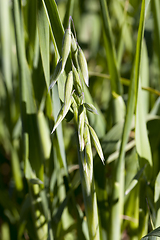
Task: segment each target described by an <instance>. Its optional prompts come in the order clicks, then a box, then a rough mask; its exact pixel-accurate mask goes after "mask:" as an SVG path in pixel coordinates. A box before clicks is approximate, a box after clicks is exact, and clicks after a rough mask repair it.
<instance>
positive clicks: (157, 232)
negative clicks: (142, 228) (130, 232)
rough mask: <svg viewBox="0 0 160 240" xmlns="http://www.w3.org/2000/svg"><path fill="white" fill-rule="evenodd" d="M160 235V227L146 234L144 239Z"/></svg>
mask: <svg viewBox="0 0 160 240" xmlns="http://www.w3.org/2000/svg"><path fill="white" fill-rule="evenodd" d="M151 236H154V237H160V227H158V228H156V229H154V230H153V231H152V232H150V233H148V234H147V235H146V236H144V237H143V238H142V239H145V238H146V237H151Z"/></svg>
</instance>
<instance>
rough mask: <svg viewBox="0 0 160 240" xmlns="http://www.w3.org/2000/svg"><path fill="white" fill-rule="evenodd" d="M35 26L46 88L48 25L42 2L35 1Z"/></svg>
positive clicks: (47, 79)
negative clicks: (36, 27)
mask: <svg viewBox="0 0 160 240" xmlns="http://www.w3.org/2000/svg"><path fill="white" fill-rule="evenodd" d="M37 5H38V7H37V25H38V34H39V42H40V51H41V56H42V64H43V69H44V74H45V80H46V86H47V88H48V87H49V79H50V70H49V69H50V66H49V50H50V48H49V25H48V21H47V17H46V13H45V9H44V7H43V4H42V1H39V0H38V1H37Z"/></svg>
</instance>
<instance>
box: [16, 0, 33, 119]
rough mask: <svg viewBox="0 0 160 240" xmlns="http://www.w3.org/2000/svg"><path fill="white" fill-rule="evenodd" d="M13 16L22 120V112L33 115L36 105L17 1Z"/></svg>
mask: <svg viewBox="0 0 160 240" xmlns="http://www.w3.org/2000/svg"><path fill="white" fill-rule="evenodd" d="M13 16H14V23H15V29H14V30H15V37H16V48H17V59H18V66H19V77H20V81H19V82H20V96H21V103H23V104H21V106H22V112H21V114H22V117H23V118H24V112H25V111H26V112H27V113H35V112H36V105H35V101H34V96H33V89H32V83H31V76H30V72H29V68H28V65H27V62H26V57H25V48H24V34H23V28H22V26H21V25H22V22H23V21H22V20H21V17H20V13H19V5H18V1H17V0H14V1H13ZM23 120H24V119H23Z"/></svg>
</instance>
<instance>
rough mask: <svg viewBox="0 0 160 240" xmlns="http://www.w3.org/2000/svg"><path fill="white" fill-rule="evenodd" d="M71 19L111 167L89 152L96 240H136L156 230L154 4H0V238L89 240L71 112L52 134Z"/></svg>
mask: <svg viewBox="0 0 160 240" xmlns="http://www.w3.org/2000/svg"><path fill="white" fill-rule="evenodd" d="M55 3H56V4H55ZM70 15H71V16H72V18H73V21H74V25H75V30H76V34H77V39H78V43H79V45H80V46H81V48H82V49H83V51H84V54H85V56H86V59H87V63H88V70H89V76H90V80H89V88H88V89H87V88H85V93H84V94H85V99H86V101H87V102H89V103H92V104H93V105H94V106H95V107H96V108H97V111H98V115H93V114H90V113H89V114H88V118H89V121H90V125H91V126H92V127H93V128H94V129H95V131H96V133H97V135H98V137H99V139H100V142H101V144H102V149H103V152H104V155H105V160H106V161H105V165H103V164H102V162H101V160H100V159H99V157H98V155H97V154H96V151H95V149H94V148H93V149H92V150H93V155H94V179H95V186H96V194H97V204H98V218H99V231H100V239H102V240H106V239H108V240H112V239H115V237H114V234H113V232H114V233H115V234H116V239H123V240H129V239H131V240H138V239H141V238H142V237H143V236H144V235H146V234H147V233H148V232H150V231H151V230H153V229H155V228H156V227H158V226H159V225H160V174H159V169H160V98H159V96H160V3H159V1H158V0H152V1H149V0H148V1H147V0H146V1H139V0H108V1H105V0H88V1H85V0H59V1H58V0H57V1H54V0H42V1H40V0H37V1H33V0H21V1H20V0H0V238H1V239H2V240H12V239H13V240H14V239H18V240H21V239H26V240H28V239H32V240H36V239H38V240H39V239H41V240H42V239H43V240H45V239H51V240H52V239H58V240H59V239H67V240H70V239H84V240H85V239H86V240H88V239H90V237H89V231H88V229H89V226H88V225H87V221H86V215H85V207H84V200H83V194H82V190H81V182H80V174H79V165H78V150H77V148H78V147H77V139H76V129H75V126H74V121H73V119H72V114H71V112H70V113H69V114H68V115H67V116H66V119H65V120H64V121H63V122H62V124H60V126H59V127H58V128H57V130H56V132H55V133H54V134H52V135H51V134H50V133H51V131H52V128H53V125H54V122H55V120H56V117H57V114H58V112H59V110H60V107H61V102H62V101H63V96H62V95H63V83H64V81H65V78H66V73H65V72H64V73H63V74H62V75H61V76H60V77H59V80H58V84H57V85H55V86H54V88H53V89H52V91H51V92H50V93H48V88H49V85H50V77H51V76H52V74H53V72H54V69H55V66H56V64H57V61H58V59H59V56H60V55H61V46H62V38H63V33H64V29H66V28H67V25H68V20H69V16H70ZM140 16H141V17H140ZM138 29H139V30H138ZM116 189H118V190H116ZM117 194H118V195H117ZM115 196H117V198H115ZM117 202H119V203H120V205H119V208H118V209H120V210H116V209H117V208H116V206H118V205H117ZM119 203H118V204H119ZM119 211H120V212H119ZM158 236H160V234H159V233H158ZM95 239H97V238H95ZM146 239H147V238H146ZM148 239H156V237H150V238H149V237H148Z"/></svg>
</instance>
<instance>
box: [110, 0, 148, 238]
mask: <svg viewBox="0 0 160 240" xmlns="http://www.w3.org/2000/svg"><path fill="white" fill-rule="evenodd" d="M144 14H145V0H143V1H142V7H141V16H140V22H139V29H138V38H137V47H136V55H135V62H134V66H133V72H132V76H131V83H130V88H129V98H128V103H127V112H126V118H125V124H124V129H123V134H122V142H121V147H120V153H119V158H118V159H117V161H116V170H115V171H116V172H115V183H117V184H119V187H120V188H119V192H117V189H116V188H115V189H113V198H112V201H115V200H116V199H117V198H119V201H118V202H117V203H116V204H114V205H113V206H112V210H111V221H110V223H111V225H110V240H112V239H113V240H115V239H119V238H120V231H121V230H120V229H121V218H120V216H121V215H122V214H123V199H124V154H125V145H126V143H127V140H128V137H129V132H130V128H131V122H132V118H133V112H134V108H135V106H136V104H137V91H138V84H139V75H140V59H141V49H142V39H143V34H144V20H145V15H144ZM115 186H116V185H115ZM117 193H118V195H117ZM115 218H116V219H118V220H117V223H116V229H115V222H114V219H115Z"/></svg>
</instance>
